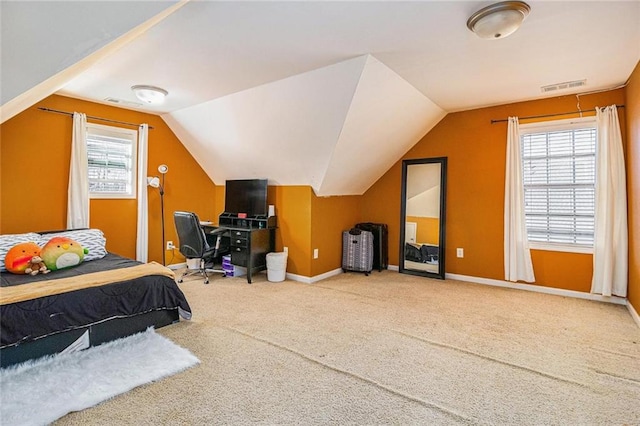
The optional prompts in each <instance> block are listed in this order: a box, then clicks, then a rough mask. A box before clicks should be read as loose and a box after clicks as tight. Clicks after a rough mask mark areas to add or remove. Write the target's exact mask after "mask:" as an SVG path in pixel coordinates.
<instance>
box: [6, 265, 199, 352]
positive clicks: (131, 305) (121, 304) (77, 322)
mask: <svg viewBox="0 0 640 426" xmlns="http://www.w3.org/2000/svg"><path fill="white" fill-rule="evenodd" d="M139 264H140V262H137V261H135V260H131V259H127V258H124V257H121V256H118V255H115V254H112V253H108V254H107V255H106V256H105V257H103V258H102V259H97V260H92V261H90V262H83V263H82V264H81V265H78V266H76V267H73V268H69V269H63V270H59V271H53V272H51V273H49V274H46V275H36V276H30V275H14V274H9V273H3V274H1V275H0V286H1V287H8V286H16V285H22V284H28V283H33V282H38V281H44V280H54V279H58V278H67V277H78V279H79V280H81V279H82V275H83V274H87V273H93V272H99V271H104V270H110V269H117V268H127V267H130V266H135V265H139ZM176 309H177V310H178V311H179V313H180V315H181V316H182V317H183V318H185V319H189V318H190V317H191V308H190V306H189V304H188V302H187V300H186V298H185V296H184V294H183V293H182V291H181V290H180V288H179V287H178V286H177V284H176V283H175V281H174V280H173V279H171V278H169V277H166V276H161V275H149V276H144V277H141V278H135V279H131V280H125V281H121V282H117V283H112V284H106V285H103V286H99V287H91V288H85V289H81V290H76V291H71V292H68V293H63V294H57V295H52V296H45V297H40V298H36V299H32V300H27V301H23V302H17V303H12V304H8V305H3V306H0V317H1V318H2V322H1V323H0V348H4V347H8V346H14V345H17V344H20V343H22V342H28V341H32V340H36V339H40V338H42V337H45V336H49V335H52V334H56V333H61V332H65V331H68V330H73V329H77V328H83V327H87V326H90V325H92V324H96V323H99V322H102V321H107V320H110V319H114V318H128V317H134V316H137V315H140V314H143V313H148V312H151V311H158V310H176Z"/></svg>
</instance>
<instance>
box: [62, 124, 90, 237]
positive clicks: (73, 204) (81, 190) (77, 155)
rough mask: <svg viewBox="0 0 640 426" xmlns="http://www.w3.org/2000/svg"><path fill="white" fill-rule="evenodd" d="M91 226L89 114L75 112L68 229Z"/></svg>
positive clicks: (70, 167)
mask: <svg viewBox="0 0 640 426" xmlns="http://www.w3.org/2000/svg"><path fill="white" fill-rule="evenodd" d="M88 227H89V160H88V158H87V116H86V115H85V114H83V113H81V112H74V113H73V135H72V137H71V162H70V166H69V190H68V194H67V229H74V228H88Z"/></svg>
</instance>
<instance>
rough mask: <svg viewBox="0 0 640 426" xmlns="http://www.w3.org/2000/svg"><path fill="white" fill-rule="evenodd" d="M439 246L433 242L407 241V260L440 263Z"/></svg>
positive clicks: (405, 250) (405, 254) (405, 252)
mask: <svg viewBox="0 0 640 426" xmlns="http://www.w3.org/2000/svg"><path fill="white" fill-rule="evenodd" d="M439 252H440V251H439V247H438V246H436V245H433V244H418V243H406V244H405V248H404V258H405V260H410V261H412V262H419V263H431V264H437V263H438V255H439Z"/></svg>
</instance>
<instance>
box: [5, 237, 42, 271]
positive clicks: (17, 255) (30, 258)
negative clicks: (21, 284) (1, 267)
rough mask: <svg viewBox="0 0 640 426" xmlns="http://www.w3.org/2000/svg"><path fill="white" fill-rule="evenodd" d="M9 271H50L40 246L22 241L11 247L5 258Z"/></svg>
mask: <svg viewBox="0 0 640 426" xmlns="http://www.w3.org/2000/svg"><path fill="white" fill-rule="evenodd" d="M4 264H5V267H6V268H7V271H9V272H11V273H13V274H31V275H36V274H38V273H39V272H42V273H43V274H46V273H48V272H49V270H48V269H47V267H46V265H45V264H44V262H42V258H41V257H40V247H39V246H38V245H37V244H36V243H20V244H16V245H15V246H13V247H11V248H10V249H9V251H8V252H7V255H6V256H5V258H4Z"/></svg>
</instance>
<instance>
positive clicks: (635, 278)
mask: <svg viewBox="0 0 640 426" xmlns="http://www.w3.org/2000/svg"><path fill="white" fill-rule="evenodd" d="M625 109H626V116H627V118H628V120H627V156H626V160H627V164H626V166H627V194H628V196H627V201H628V209H629V292H628V296H627V297H628V299H629V303H631V305H633V307H634V309H635V311H636V312H638V313H640V62H639V63H638V64H637V65H636V69H635V70H634V71H633V73H632V74H631V77H630V78H629V84H628V85H627V87H626V108H625Z"/></svg>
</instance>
